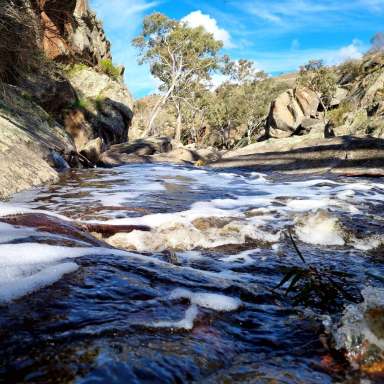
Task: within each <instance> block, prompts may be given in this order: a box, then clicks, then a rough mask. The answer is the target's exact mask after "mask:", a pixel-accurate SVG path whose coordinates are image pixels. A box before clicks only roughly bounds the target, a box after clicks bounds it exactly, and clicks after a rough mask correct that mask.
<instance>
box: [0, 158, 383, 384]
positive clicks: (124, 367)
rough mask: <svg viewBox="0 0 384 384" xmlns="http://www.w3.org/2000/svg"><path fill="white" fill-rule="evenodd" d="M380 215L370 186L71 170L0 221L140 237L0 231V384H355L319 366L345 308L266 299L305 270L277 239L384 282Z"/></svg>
mask: <svg viewBox="0 0 384 384" xmlns="http://www.w3.org/2000/svg"><path fill="white" fill-rule="evenodd" d="M383 208H384V183H382V182H380V181H377V180H374V179H342V178H337V179H335V178H332V177H328V176H323V177H319V176H317V177H311V176H305V177H293V176H284V177H283V176H281V175H274V174H271V175H261V174H256V173H252V172H249V171H242V170H232V171H212V170H205V169H196V168H188V167H183V166H170V165H137V166H136V165H132V166H126V167H121V168H116V169H113V170H98V169H95V170H87V171H78V172H76V171H72V172H70V173H68V174H66V175H65V176H63V178H62V180H61V182H60V183H58V184H57V185H52V186H49V187H44V188H41V189H38V190H35V191H33V192H28V193H21V194H18V195H16V196H15V197H14V198H13V199H12V200H11V201H10V202H7V203H3V204H2V205H0V215H1V216H6V215H10V214H12V215H13V214H17V213H20V214H21V213H31V212H35V213H37V212H39V213H45V214H49V215H53V216H54V217H60V218H64V219H65V220H73V221H76V222H78V223H84V222H87V223H104V224H114V225H116V224H118V225H119V224H124V225H126V224H137V225H147V226H150V227H151V231H150V232H141V231H134V232H131V233H122V234H121V233H120V234H116V235H113V236H112V237H109V238H104V239H103V241H105V243H104V245H103V244H102V243H100V244H101V245H100V246H95V245H91V244H90V243H89V242H87V240H86V239H79V238H76V237H73V236H71V235H69V234H60V233H52V232H55V231H50V230H47V228H45V230H41V229H36V228H33V227H26V226H15V225H11V224H9V223H0V255H1V257H0V267H1V268H0V382H5V383H19V382H31V383H66V382H73V381H75V382H77V383H142V382H146V383H157V382H162V383H182V382H199V383H200V382H204V383H217V382H219V383H231V382H242V383H306V384H307V383H332V382H339V383H342V382H345V383H347V382H348V383H355V382H356V383H358V382H360V379H361V375H360V374H359V373H358V372H357V373H350V372H348V369H345V370H343V369H339V370H330V369H329V367H327V366H326V364H324V361H326V356H327V354H328V351H327V350H326V348H325V346H324V345H323V344H324V343H322V342H321V337H319V336H320V335H321V334H322V333H323V332H324V329H323V324H324V323H325V322H327V321H328V322H329V321H330V320H331V321H334V322H337V321H338V319H339V317H340V315H341V311H340V312H337V311H335V313H328V312H327V313H325V312H324V313H322V312H321V310H314V309H313V310H311V309H309V308H303V307H295V306H294V305H293V303H292V301H290V300H289V299H287V298H284V297H282V296H279V295H278V294H276V293H274V292H273V288H274V287H275V286H276V285H277V284H278V283H279V281H280V280H281V279H282V277H283V275H284V271H286V270H287V268H288V267H290V266H296V265H299V264H300V263H301V261H300V259H299V258H298V256H297V254H296V252H295V250H294V248H293V244H292V243H291V242H290V241H289V240H288V239H287V236H286V235H285V234H286V233H287V230H288V228H292V232H293V234H294V237H295V238H296V239H297V244H298V246H299V248H300V250H301V252H302V253H303V254H304V255H305V258H306V259H307V262H309V263H313V264H314V265H316V266H317V267H319V268H321V267H327V268H331V269H332V270H337V271H341V272H348V273H349V274H350V275H349V277H348V279H349V280H348V281H349V283H350V284H351V286H352V285H354V286H356V287H357V288H359V289H363V288H364V287H366V286H374V287H380V286H382V285H383V283H382V280H380V279H378V278H376V277H375V276H383V275H384V264H383V259H384V258H383V251H382V250H383V247H384V227H383V223H384V215H383V212H384V210H383ZM68 223H70V222H69V221H68ZM371 380H373V381H374V379H372V378H371ZM373 381H372V382H373ZM367 382H369V381H367Z"/></svg>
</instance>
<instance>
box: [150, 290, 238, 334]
mask: <svg viewBox="0 0 384 384" xmlns="http://www.w3.org/2000/svg"><path fill="white" fill-rule="evenodd" d="M180 299H187V300H189V301H190V303H191V305H190V307H189V308H188V309H187V310H186V312H185V315H184V318H182V319H181V320H177V321H157V322H154V323H151V324H150V325H151V326H152V327H155V328H173V329H185V330H188V331H189V330H191V329H192V328H193V326H194V321H195V320H196V318H197V316H198V314H199V310H198V307H202V308H206V309H211V310H213V311H217V312H232V311H236V310H238V309H239V308H240V307H241V305H242V303H241V301H240V300H239V299H236V298H232V297H229V296H225V295H221V294H216V293H208V292H192V291H190V290H188V289H184V288H176V289H175V290H174V291H172V292H171V294H170V295H169V300H172V301H174V300H180Z"/></svg>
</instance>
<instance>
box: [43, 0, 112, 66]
mask: <svg viewBox="0 0 384 384" xmlns="http://www.w3.org/2000/svg"><path fill="white" fill-rule="evenodd" d="M38 12H39V14H40V21H41V27H42V29H43V42H42V43H43V44H42V45H43V48H44V51H45V52H46V54H47V56H48V57H49V58H51V59H54V60H57V59H60V60H63V61H73V59H74V58H75V59H77V60H79V59H81V60H84V61H85V62H87V63H89V64H93V65H96V64H98V63H99V62H100V61H101V60H103V59H111V58H112V57H111V53H110V43H109V41H108V40H107V39H106V37H105V33H104V30H103V26H102V24H101V22H100V21H98V20H97V19H96V15H95V14H94V13H93V12H92V11H91V10H90V8H89V5H88V1H87V0H71V1H62V0H40V1H39V9H38Z"/></svg>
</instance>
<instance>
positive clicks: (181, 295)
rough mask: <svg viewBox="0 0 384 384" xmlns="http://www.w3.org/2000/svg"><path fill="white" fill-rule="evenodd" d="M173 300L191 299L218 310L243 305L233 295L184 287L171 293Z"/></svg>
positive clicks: (232, 308) (199, 304) (228, 309)
mask: <svg viewBox="0 0 384 384" xmlns="http://www.w3.org/2000/svg"><path fill="white" fill-rule="evenodd" d="M169 298H170V299H171V300H178V299H189V300H190V302H191V304H196V305H198V306H200V307H203V308H208V309H213V310H214V311H218V312H231V311H236V310H237V309H239V308H240V306H241V301H240V300H239V299H235V298H233V297H229V296H225V295H221V294H216V293H206V292H196V293H195V292H192V291H190V290H188V289H184V288H176V289H175V290H174V291H172V293H171V294H170V296H169Z"/></svg>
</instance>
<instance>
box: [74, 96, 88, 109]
mask: <svg viewBox="0 0 384 384" xmlns="http://www.w3.org/2000/svg"><path fill="white" fill-rule="evenodd" d="M90 107H91V102H90V101H89V100H88V99H84V98H79V99H77V100H76V101H75V102H74V103H73V105H72V108H74V109H89V108H90Z"/></svg>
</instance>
